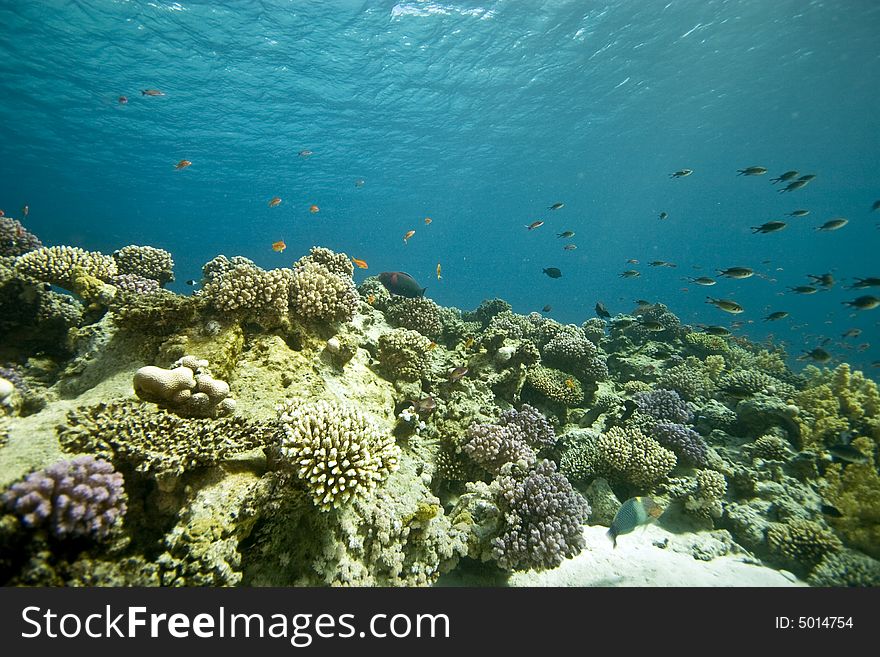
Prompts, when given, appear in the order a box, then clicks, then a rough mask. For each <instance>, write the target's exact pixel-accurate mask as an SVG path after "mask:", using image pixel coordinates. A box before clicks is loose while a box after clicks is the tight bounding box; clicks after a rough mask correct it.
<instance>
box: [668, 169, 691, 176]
mask: <svg viewBox="0 0 880 657" xmlns="http://www.w3.org/2000/svg"><path fill="white" fill-rule="evenodd" d="M693 172H694V170H693V169H679V170H678V171H676V172H675V173H670V174H669V177H670V178H685V177H687V176H689V175H691V174H692V173H693Z"/></svg>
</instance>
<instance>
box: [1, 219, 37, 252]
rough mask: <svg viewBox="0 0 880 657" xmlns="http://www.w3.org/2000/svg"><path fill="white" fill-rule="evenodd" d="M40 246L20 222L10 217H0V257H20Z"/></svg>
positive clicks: (34, 236)
mask: <svg viewBox="0 0 880 657" xmlns="http://www.w3.org/2000/svg"><path fill="white" fill-rule="evenodd" d="M42 246H43V243H42V242H41V241H40V238H38V237H37V236H36V235H34V234H33V233H31V232H29V231H28V230H27V229H26V228H25V227H24V226H22V225H21V222H19V221H17V220H16V219H12V218H11V217H0V256H20V255H21V254H22V253H27V252H28V251H34V250H36V249H39V248H40V247H42Z"/></svg>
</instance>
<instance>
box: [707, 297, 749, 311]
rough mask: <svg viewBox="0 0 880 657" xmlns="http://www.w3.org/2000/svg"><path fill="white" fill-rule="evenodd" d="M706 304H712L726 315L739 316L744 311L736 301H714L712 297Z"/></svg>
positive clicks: (708, 298)
mask: <svg viewBox="0 0 880 657" xmlns="http://www.w3.org/2000/svg"><path fill="white" fill-rule="evenodd" d="M706 303H711V304H712V305H713V306H715V307H716V308H718V309H720V310H723V311H724V312H726V313H732V314H734V315H737V314H739V313H741V312H742V311H743V307H742V306H741V305H739V304H738V303H737V302H736V301H731V300H730V299H713V298H712V297H706Z"/></svg>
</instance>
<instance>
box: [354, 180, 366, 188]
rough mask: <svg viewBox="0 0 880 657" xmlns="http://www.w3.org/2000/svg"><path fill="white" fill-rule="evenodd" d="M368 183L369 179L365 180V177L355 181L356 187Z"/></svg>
mask: <svg viewBox="0 0 880 657" xmlns="http://www.w3.org/2000/svg"><path fill="white" fill-rule="evenodd" d="M366 184H367V181H366V180H364V179H363V178H358V179H357V180H355V181H354V186H355V187H363V186H364V185H366Z"/></svg>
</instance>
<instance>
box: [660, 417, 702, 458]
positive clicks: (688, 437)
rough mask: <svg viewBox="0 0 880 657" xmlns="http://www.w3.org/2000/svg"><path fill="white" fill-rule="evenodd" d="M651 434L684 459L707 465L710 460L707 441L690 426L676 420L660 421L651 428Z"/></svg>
mask: <svg viewBox="0 0 880 657" xmlns="http://www.w3.org/2000/svg"><path fill="white" fill-rule="evenodd" d="M651 436H652V437H653V438H655V439H656V440H657V442H659V443H660V444H661V445H663V446H664V447H668V448H669V449H671V450H672V451H673V452H675V453H676V455H678V456H679V457H680V458H681V459H682V460H683V461H686V462H688V463H692V464H693V465H696V466H699V467H705V465H706V463H707V460H708V447H707V446H706V441H704V440H703V437H702V436H701V435H700V434H698V433H697V432H696V431H694V430H693V429H691V428H690V427H686V426H684V425H682V424H675V423H674V422H658V423H657V424H655V425H654V427H653V429H652V430H651Z"/></svg>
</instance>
